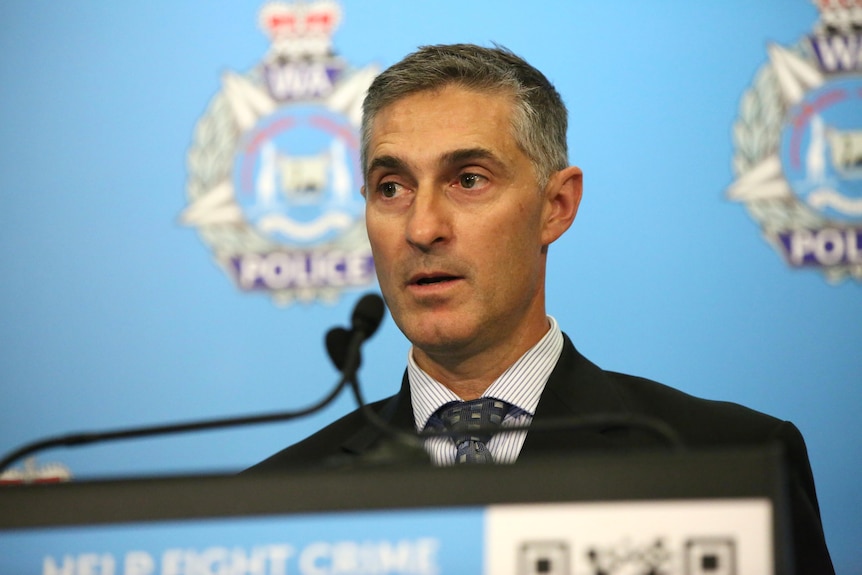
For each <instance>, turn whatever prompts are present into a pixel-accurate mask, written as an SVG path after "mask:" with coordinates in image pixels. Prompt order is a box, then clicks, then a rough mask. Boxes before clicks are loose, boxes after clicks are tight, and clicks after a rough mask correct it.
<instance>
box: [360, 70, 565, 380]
mask: <svg viewBox="0 0 862 575" xmlns="http://www.w3.org/2000/svg"><path fill="white" fill-rule="evenodd" d="M511 113H512V104H511V100H510V99H509V98H508V97H506V96H505V95H498V94H488V93H480V92H475V91H470V90H467V89H465V88H461V87H457V86H449V87H446V88H443V89H442V90H434V91H425V92H419V93H416V94H413V95H410V96H407V97H405V98H403V99H401V100H399V101H397V102H395V103H394V104H392V105H390V106H388V107H387V108H384V109H383V110H381V111H380V112H379V113H378V115H377V116H376V117H375V119H374V121H373V125H372V131H371V138H370V142H369V146H368V167H367V178H366V187H365V188H364V190H363V192H364V194H365V197H366V201H367V203H366V211H365V215H366V224H367V227H368V237H369V239H370V241H371V248H372V251H373V254H374V262H375V266H376V268H377V276H378V278H379V281H380V287H381V290H382V292H383V296H384V298H385V300H386V303H387V305H388V306H389V309H390V311H391V313H392V316H393V318H394V319H395V322H396V323H397V324H398V327H399V328H400V329H401V331H403V332H404V334H405V335H406V336H407V338H408V339H409V340H410V341H411V342H412V343H413V344H414V346H415V347H416V348H418V351H419V353H420V354H425V355H427V356H437V357H438V359H439V358H440V357H465V358H469V357H471V356H472V355H474V354H477V353H482V352H483V351H487V350H492V349H495V348H500V346H501V345H502V346H503V347H502V348H500V349H502V350H508V349H509V348H507V347H506V346H510V347H511V346H515V347H517V346H518V345H520V342H521V341H522V340H523V339H533V340H534V341H535V340H538V338H540V337H541V335H543V334H544V333H545V332H546V331H547V327H548V324H547V318H546V316H545V309H544V274H545V249H544V247H545V246H546V245H547V244H548V243H550V242H551V241H553V239H554V238H550V237H549V234H548V232H547V231H546V230H545V227H546V226H545V225H544V220H545V219H546V215H547V212H548V209H547V202H546V201H545V200H544V194H543V192H542V190H540V189H538V186H537V183H536V177H535V174H534V171H533V167H532V164H531V162H530V160H529V158H528V157H527V156H526V155H525V154H524V152H522V151H521V149H520V148H519V147H518V146H517V145H516V143H515V140H514V138H513V136H512V131H511V121H510V120H511ZM536 333H538V336H536V335H535V334H536ZM534 341H533V342H532V343H534ZM419 359H420V358H419V357H417V361H418V360H419ZM420 365H421V361H420ZM423 367H424V366H423Z"/></svg>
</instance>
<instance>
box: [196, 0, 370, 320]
mask: <svg viewBox="0 0 862 575" xmlns="http://www.w3.org/2000/svg"><path fill="white" fill-rule="evenodd" d="M340 20H341V8H340V6H339V4H338V3H337V2H335V1H333V0H317V1H315V2H309V3H302V2H300V3H287V2H269V3H267V4H266V5H264V6H263V8H262V9H261V11H260V14H259V23H260V26H261V28H262V29H263V31H264V32H266V33H267V35H268V36H269V37H270V39H271V42H272V44H271V47H270V50H269V52H268V53H267V54H266V56H265V57H264V59H263V60H262V62H260V64H258V65H257V66H256V67H255V68H253V69H252V70H251V71H249V72H248V73H246V74H238V73H235V72H232V71H229V72H227V73H225V74H224V75H223V76H222V89H221V91H220V92H219V93H217V94H216V95H215V97H213V99H212V100H211V102H210V104H209V106H208V108H207V110H206V112H205V113H204V115H203V116H202V117H201V118H200V120H199V121H198V124H197V126H196V128H195V133H194V141H193V143H192V146H191V149H190V150H189V153H188V168H189V180H188V187H187V196H188V206H187V207H186V208H185V210H184V211H183V213H182V214H181V216H180V217H181V221H182V223H184V224H185V225H189V226H194V227H196V228H197V230H198V233H199V234H200V237H201V239H202V240H203V242H204V243H205V244H206V245H208V246H209V248H210V249H211V250H212V252H213V255H214V257H215V260H216V261H217V262H218V264H219V265H220V267H221V268H222V269H223V270H224V271H225V273H227V274H228V275H229V276H230V277H231V278H232V279H233V280H234V282H235V284H236V285H237V287H238V288H239V289H241V290H243V291H246V292H252V291H256V292H265V293H269V294H270V295H271V297H272V298H273V300H274V301H275V302H276V303H278V304H289V303H291V302H294V301H301V302H306V303H309V302H313V301H315V300H320V301H326V302H332V301H335V300H337V299H338V296H339V294H340V293H341V291H342V290H345V289H350V288H357V287H361V286H365V285H368V284H370V283H372V282H373V281H374V264H373V260H372V257H371V249H370V247H369V244H368V238H367V235H366V232H365V219H364V202H363V200H362V197H361V195H360V194H359V190H360V187H361V185H362V174H361V171H360V166H359V134H358V129H359V124H360V120H361V105H362V99H363V97H364V95H365V92H366V91H367V89H368V86H369V85H370V83H371V81H372V80H373V78H374V76H375V75H376V74H377V70H376V68H375V67H374V66H368V67H365V68H362V69H358V70H357V69H352V68H351V67H350V66H349V65H348V64H347V62H345V61H344V60H343V59H342V58H340V57H338V56H337V55H336V54H335V53H334V51H333V49H332V45H331V37H332V33H333V31H334V30H335V28H336V27H337V26H338V24H339V23H340Z"/></svg>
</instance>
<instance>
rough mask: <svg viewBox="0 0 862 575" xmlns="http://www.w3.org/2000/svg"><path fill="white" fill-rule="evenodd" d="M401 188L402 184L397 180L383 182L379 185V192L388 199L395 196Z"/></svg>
mask: <svg viewBox="0 0 862 575" xmlns="http://www.w3.org/2000/svg"><path fill="white" fill-rule="evenodd" d="M400 190H401V184H399V183H396V182H381V183H380V184H379V185H378V186H377V193H379V194H380V195H381V196H383V197H384V198H387V199H391V198H394V197H395V196H397V195H398V192H399V191H400Z"/></svg>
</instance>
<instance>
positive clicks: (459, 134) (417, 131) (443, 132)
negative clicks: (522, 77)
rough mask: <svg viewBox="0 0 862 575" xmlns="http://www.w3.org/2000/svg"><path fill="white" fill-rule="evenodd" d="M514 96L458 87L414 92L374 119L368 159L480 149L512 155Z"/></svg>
mask: <svg viewBox="0 0 862 575" xmlns="http://www.w3.org/2000/svg"><path fill="white" fill-rule="evenodd" d="M513 113H514V104H513V98H512V97H511V96H510V95H509V94H506V93H501V92H488V91H478V90H472V89H469V88H465V87H462V86H457V85H448V86H445V87H443V88H440V89H434V90H424V91H420V92H415V93H412V94H409V95H407V96H404V97H403V98H400V99H398V100H396V101H394V102H392V103H391V104H389V105H387V106H386V107H384V108H382V109H381V110H380V111H379V112H378V113H377V114H376V116H375V117H374V119H373V120H372V123H371V126H370V131H369V136H370V137H369V142H368V148H369V149H368V158H369V160H371V159H373V158H374V157H375V156H378V155H381V154H385V155H398V156H403V155H411V156H429V155H434V154H444V153H447V152H449V151H451V150H454V149H460V148H474V147H481V148H487V149H493V150H499V152H500V153H506V154H511V153H514V152H515V148H518V146H517V144H516V142H515V138H514V135H513V129H512V127H513V122H512V120H513Z"/></svg>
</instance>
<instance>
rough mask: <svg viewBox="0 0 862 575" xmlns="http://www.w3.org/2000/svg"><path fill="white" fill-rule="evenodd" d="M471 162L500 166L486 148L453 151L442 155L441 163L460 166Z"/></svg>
mask: <svg viewBox="0 0 862 575" xmlns="http://www.w3.org/2000/svg"><path fill="white" fill-rule="evenodd" d="M471 160H491V161H493V162H494V163H496V164H502V162H501V161H500V160H499V158H497V155H496V154H494V152H492V151H491V150H488V149H487V148H464V149H462V150H453V151H451V152H447V153H445V154H443V157H442V158H441V163H442V164H445V165H452V164H462V163H464V162H468V161H471Z"/></svg>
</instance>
